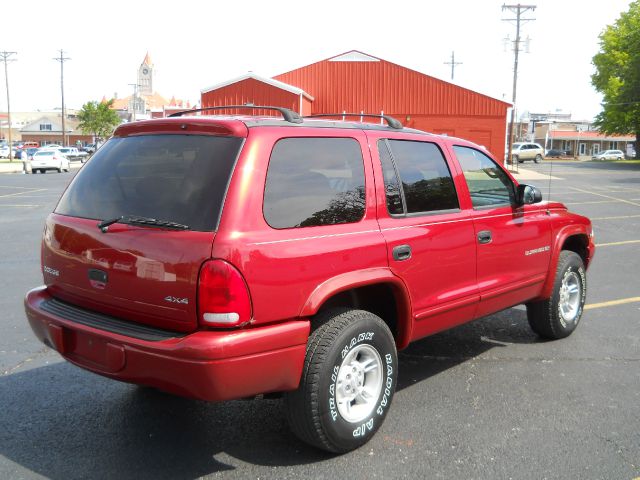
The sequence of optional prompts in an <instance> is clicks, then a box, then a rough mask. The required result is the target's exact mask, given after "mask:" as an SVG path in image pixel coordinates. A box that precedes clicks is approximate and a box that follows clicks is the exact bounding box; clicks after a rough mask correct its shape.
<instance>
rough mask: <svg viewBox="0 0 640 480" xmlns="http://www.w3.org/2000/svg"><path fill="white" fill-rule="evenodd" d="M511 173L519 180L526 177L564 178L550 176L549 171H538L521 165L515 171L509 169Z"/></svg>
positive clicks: (541, 178) (543, 178)
mask: <svg viewBox="0 0 640 480" xmlns="http://www.w3.org/2000/svg"><path fill="white" fill-rule="evenodd" d="M509 173H511V175H513V176H514V178H515V179H516V180H518V181H520V180H522V179H524V178H526V179H527V180H549V178H551V180H563V179H562V178H560V177H554V176H551V177H550V176H549V174H548V173H543V172H536V171H534V170H527V169H526V168H522V167H519V168H518V171H517V172H515V171H513V170H511V169H509Z"/></svg>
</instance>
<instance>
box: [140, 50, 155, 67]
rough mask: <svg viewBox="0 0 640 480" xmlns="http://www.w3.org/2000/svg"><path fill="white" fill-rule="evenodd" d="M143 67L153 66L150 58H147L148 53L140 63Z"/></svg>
mask: <svg viewBox="0 0 640 480" xmlns="http://www.w3.org/2000/svg"><path fill="white" fill-rule="evenodd" d="M142 64H143V65H148V66H149V67H152V66H153V63H151V57H150V56H149V52H147V54H146V55H145V56H144V60H143V61H142Z"/></svg>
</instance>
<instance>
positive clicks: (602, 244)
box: [596, 240, 640, 248]
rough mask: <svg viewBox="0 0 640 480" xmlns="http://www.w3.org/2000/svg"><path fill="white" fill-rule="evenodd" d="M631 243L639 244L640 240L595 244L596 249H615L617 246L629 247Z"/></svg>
mask: <svg viewBox="0 0 640 480" xmlns="http://www.w3.org/2000/svg"><path fill="white" fill-rule="evenodd" d="M632 243H640V240H625V241H623V242H611V243H597V244H596V247H598V248H600V247H616V246H618V245H631V244H632Z"/></svg>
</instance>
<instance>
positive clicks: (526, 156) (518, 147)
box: [511, 142, 544, 163]
mask: <svg viewBox="0 0 640 480" xmlns="http://www.w3.org/2000/svg"><path fill="white" fill-rule="evenodd" d="M511 155H512V158H513V161H514V162H518V163H522V162H524V161H525V160H533V161H534V162H535V163H538V162H540V161H542V159H543V158H544V149H543V148H542V147H541V146H540V145H538V144H537V143H526V142H516V143H514V144H513V147H512V149H511Z"/></svg>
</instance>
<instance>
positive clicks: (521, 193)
mask: <svg viewBox="0 0 640 480" xmlns="http://www.w3.org/2000/svg"><path fill="white" fill-rule="evenodd" d="M541 201H542V192H541V191H540V190H538V189H537V188H536V187H534V186H533V185H525V184H522V185H518V197H517V202H518V206H522V205H531V204H533V203H540V202H541Z"/></svg>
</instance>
